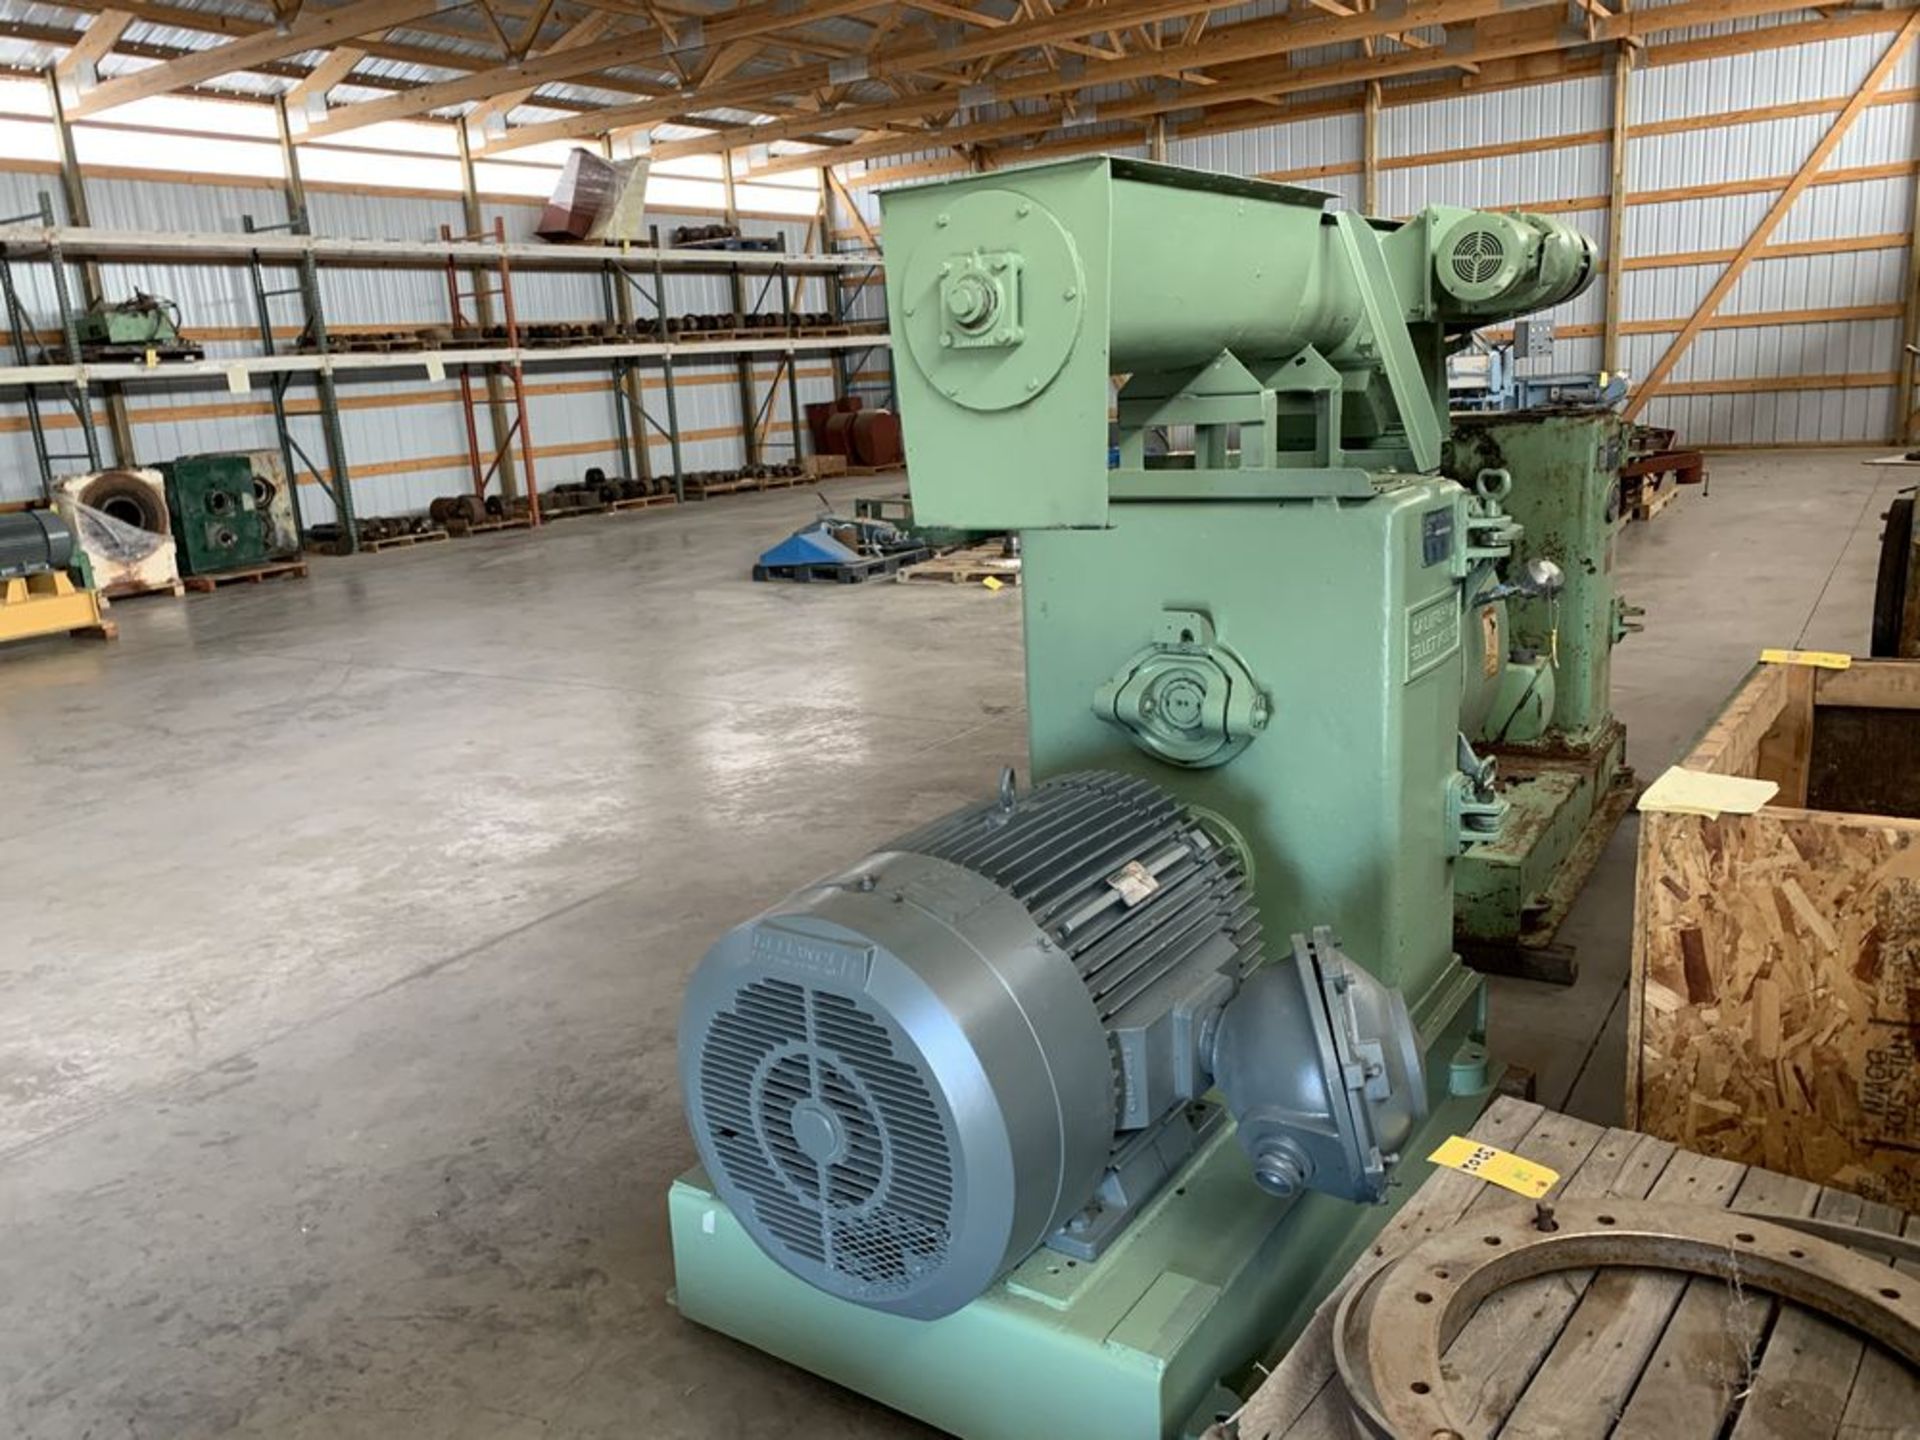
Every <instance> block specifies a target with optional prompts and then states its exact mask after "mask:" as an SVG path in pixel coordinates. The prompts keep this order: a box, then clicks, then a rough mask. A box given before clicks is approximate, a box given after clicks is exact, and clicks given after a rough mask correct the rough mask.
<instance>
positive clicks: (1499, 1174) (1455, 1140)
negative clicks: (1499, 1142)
mask: <svg viewBox="0 0 1920 1440" xmlns="http://www.w3.org/2000/svg"><path fill="white" fill-rule="evenodd" d="M1427 1159H1428V1160H1430V1161H1432V1162H1433V1163H1434V1164H1435V1165H1444V1166H1446V1167H1447V1169H1449V1170H1458V1171H1459V1172H1460V1173H1461V1174H1462V1175H1473V1176H1476V1177H1477V1178H1479V1179H1481V1180H1484V1181H1486V1182H1487V1183H1488V1184H1489V1185H1498V1186H1500V1188H1501V1189H1503V1190H1511V1191H1513V1193H1514V1194H1516V1195H1525V1196H1526V1197H1527V1198H1528V1199H1529V1200H1538V1199H1539V1198H1540V1197H1541V1196H1543V1195H1545V1194H1546V1193H1547V1192H1548V1191H1549V1190H1551V1189H1552V1188H1553V1186H1554V1182H1555V1181H1557V1180H1558V1179H1559V1178H1560V1172H1559V1171H1558V1170H1550V1169H1548V1168H1547V1167H1546V1166H1545V1165H1539V1164H1536V1163H1535V1162H1534V1161H1532V1160H1526V1159H1523V1158H1521V1157H1520V1156H1518V1155H1515V1154H1513V1153H1512V1152H1511V1151H1508V1150H1500V1149H1496V1148H1495V1147H1494V1146H1492V1145H1482V1144H1481V1143H1480V1142H1479V1141H1478V1140H1469V1139H1468V1138H1467V1137H1466V1136H1464V1135H1452V1136H1449V1137H1448V1138H1447V1140H1446V1141H1445V1142H1444V1143H1443V1144H1442V1145H1441V1146H1440V1148H1439V1149H1438V1150H1436V1151H1434V1152H1433V1153H1432V1154H1431V1155H1429V1156H1428V1157H1427Z"/></svg>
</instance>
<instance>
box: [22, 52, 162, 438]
mask: <svg viewBox="0 0 1920 1440" xmlns="http://www.w3.org/2000/svg"><path fill="white" fill-rule="evenodd" d="M47 106H48V111H49V113H50V114H51V115H52V117H53V132H54V137H55V140H56V142H57V144H58V145H59V147H60V192H61V195H62V196H63V197H64V198H65V200H66V202H67V223H68V224H69V225H91V224H92V223H93V217H92V215H91V214H90V213H89V212H88V208H87V182H86V178H85V177H84V176H83V175H82V174H81V173H80V157H79V155H78V154H77V153H76V152H75V150H74V148H73V127H72V126H71V125H69V124H68V123H67V110H66V105H65V103H64V102H63V101H62V99H61V96H60V79H59V76H58V75H56V74H55V72H54V71H52V70H49V71H47ZM80 296H81V302H82V303H83V304H84V305H85V306H86V308H87V309H89V310H92V309H95V308H97V307H98V306H100V305H101V304H103V303H104V302H105V300H106V293H105V291H104V290H102V288H101V283H100V262H99V261H97V260H83V261H82V262H81V263H80ZM14 323H15V324H18V323H19V321H18V319H17V318H16V319H15V322H14ZM101 399H103V400H104V401H105V402H106V406H107V431H108V433H109V434H111V435H112V436H113V454H114V463H115V464H116V465H121V466H133V465H138V464H139V463H140V461H139V458H138V455H137V453H136V452H135V450H134V448H133V424H132V422H131V421H130V420H129V419H128V416H127V397H126V395H125V394H124V393H123V392H122V390H121V389H120V387H119V386H118V385H103V386H102V387H101ZM80 403H81V404H82V405H91V404H92V403H93V400H92V397H91V396H90V395H89V393H88V392H87V390H86V388H85V387H82V388H81V390H80Z"/></svg>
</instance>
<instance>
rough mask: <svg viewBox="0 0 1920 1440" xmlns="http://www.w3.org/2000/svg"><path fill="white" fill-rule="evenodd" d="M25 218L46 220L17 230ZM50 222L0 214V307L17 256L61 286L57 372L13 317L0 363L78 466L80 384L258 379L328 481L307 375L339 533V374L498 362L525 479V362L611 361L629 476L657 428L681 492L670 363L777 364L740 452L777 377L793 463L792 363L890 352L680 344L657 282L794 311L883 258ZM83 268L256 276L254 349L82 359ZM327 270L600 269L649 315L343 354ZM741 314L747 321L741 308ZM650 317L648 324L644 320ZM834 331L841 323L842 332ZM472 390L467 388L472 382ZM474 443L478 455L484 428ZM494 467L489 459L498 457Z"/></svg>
mask: <svg viewBox="0 0 1920 1440" xmlns="http://www.w3.org/2000/svg"><path fill="white" fill-rule="evenodd" d="M30 221H37V222H39V223H26V222H30ZM50 222H51V207H50V206H48V207H47V208H44V209H43V210H42V211H41V212H40V213H39V214H38V215H29V216H24V217H15V218H14V219H13V220H7V221H0V299H4V300H5V301H6V302H7V306H8V311H9V316H10V317H13V316H17V315H18V313H19V311H18V305H17V292H15V290H14V287H13V277H12V266H13V265H14V264H16V263H19V262H22V261H35V262H41V263H48V264H51V265H52V267H53V270H54V273H55V276H56V280H55V285H54V292H55V296H56V299H57V301H58V303H59V305H60V308H61V311H62V316H61V321H62V331H63V333H65V334H66V335H67V337H68V343H67V345H66V347H65V356H66V359H65V363H49V362H47V361H45V360H44V359H42V360H40V361H38V362H36V361H35V360H34V358H33V357H32V355H31V353H30V352H29V351H27V350H25V349H24V348H23V345H24V335H25V332H26V331H27V330H28V328H29V327H28V326H26V325H23V324H22V323H19V322H18V321H17V320H16V321H15V322H14V323H13V329H14V333H15V344H14V359H15V360H16V361H17V362H18V363H16V364H14V365H11V366H5V365H0V389H9V388H19V389H22V390H24V391H25V392H26V394H27V395H28V396H29V397H30V400H29V405H30V412H31V411H35V410H37V407H38V403H39V402H38V397H39V395H40V394H41V393H43V392H44V391H46V390H49V389H57V390H60V391H61V392H63V393H64V394H66V395H67V396H68V397H69V398H70V399H73V400H76V401H77V402H79V408H80V410H81V411H82V412H83V413H82V415H81V423H82V433H83V434H84V435H86V436H87V437H88V452H87V458H88V460H89V463H90V464H91V465H93V466H95V467H97V465H98V463H99V462H98V456H99V444H98V439H97V436H95V435H94V433H93V427H92V423H91V419H90V417H89V416H88V415H86V414H85V413H84V410H85V406H84V399H85V395H86V392H87V390H88V387H90V386H94V385H106V384H112V383H140V384H165V383H168V382H170V381H179V380H192V379H218V380H223V381H225V382H226V383H228V384H229V385H232V386H235V387H244V385H247V384H250V383H251V382H252V380H253V379H254V378H255V377H264V378H266V379H267V381H268V390H269V397H270V399H271V400H272V403H273V406H274V416H275V422H276V426H277V427H278V428H279V430H280V433H281V435H282V436H283V437H284V440H285V445H284V447H283V452H282V454H283V460H285V461H286V463H287V464H288V469H289V474H290V475H292V474H296V473H297V472H296V471H295V470H294V467H293V464H292V462H293V460H294V459H295V458H296V457H297V458H299V459H300V460H302V461H303V462H305V464H306V468H307V469H308V471H310V472H311V473H312V474H313V476H314V477H315V479H316V480H322V477H323V476H324V474H326V473H327V472H324V471H322V469H321V467H319V466H317V465H315V464H313V462H312V461H311V459H310V458H309V457H308V455H307V452H306V451H305V450H304V449H303V448H302V447H300V445H299V443H298V440H297V437H295V436H293V435H292V434H291V432H290V431H289V430H288V429H287V426H286V418H287V409H286V401H285V397H286V392H287V390H288V388H289V387H290V386H291V385H292V384H293V383H295V382H296V381H297V380H298V379H299V377H301V376H309V377H311V378H312V379H313V380H314V382H315V384H316V386H317V388H318V390H319V396H320V405H319V410H320V416H321V422H322V431H323V437H324V439H325V441H326V447H327V450H328V452H329V453H328V461H329V465H328V471H330V473H331V474H332V475H333V477H334V481H335V483H334V485H333V486H332V487H329V488H328V494H329V496H330V497H331V498H333V499H334V501H335V504H336V507H337V508H338V510H339V512H340V515H341V517H342V519H343V521H345V522H347V523H346V524H345V525H344V529H343V534H344V535H346V536H348V537H351V535H352V533H353V530H352V525H351V515H352V497H351V481H350V478H349V472H348V468H347V455H346V450H345V443H344V438H343V436H342V435H341V433H340V424H339V407H338V399H337V395H336V393H335V381H336V378H337V377H339V376H343V375H354V374H374V373H380V372H391V371H395V370H419V369H421V368H423V367H424V368H425V369H426V370H427V371H428V373H430V374H435V373H441V372H443V371H445V370H454V371H457V372H459V373H461V374H462V375H463V376H464V375H467V374H469V373H470V372H479V373H485V370H486V367H489V366H498V367H502V368H503V369H505V370H506V371H507V373H509V374H512V375H514V376H515V377H516V380H517V383H516V386H515V390H516V396H517V403H518V404H519V405H520V406H521V407H522V410H521V415H520V419H519V422H518V424H517V425H516V426H514V427H513V430H512V436H511V437H510V438H517V439H518V440H519V442H520V452H521V455H522V457H523V463H525V464H526V465H527V469H528V472H529V475H531V470H532V466H531V461H532V456H533V449H532V445H531V443H530V438H529V436H528V434H527V427H526V424H525V414H524V383H519V377H523V375H524V367H525V366H526V365H530V364H539V365H549V364H551V365H606V366H608V367H609V368H610V369H611V371H612V374H613V377H614V380H615V383H616V385H617V386H623V387H624V388H625V390H626V398H627V403H626V404H625V405H624V406H621V407H619V408H620V409H621V410H623V411H624V414H625V419H624V421H623V422H622V440H621V443H622V446H623V448H624V449H625V450H626V451H627V453H628V454H629V455H630V456H633V457H634V465H633V468H634V471H635V473H645V471H644V469H643V466H644V465H645V461H644V459H642V458H639V457H640V456H643V455H644V451H645V448H646V441H647V438H648V437H647V434H646V431H647V429H648V428H651V429H652V430H654V431H657V432H659V433H660V434H662V435H663V436H664V438H665V439H666V440H667V442H668V444H669V445H670V447H671V449H672V453H673V466H674V478H675V493H676V494H680V493H681V475H682V473H683V465H682V457H681V443H682V438H681V434H680V426H679V415H678V406H677V403H676V400H675V395H674V388H675V387H674V380H675V372H676V366H677V365H678V364H685V363H688V362H712V363H720V362H725V361H728V360H735V361H744V362H746V363H748V364H750V363H751V362H752V359H753V358H754V357H756V356H759V355H773V356H775V357H777V358H778V359H779V360H781V362H782V364H783V371H782V372H778V373H776V378H775V382H774V385H773V386H772V387H770V389H769V391H768V394H767V397H766V399H765V401H764V402H762V403H760V404H758V405H755V406H753V407H752V408H751V411H750V413H749V414H747V415H745V416H743V421H744V424H745V427H746V430H747V433H748V439H747V443H748V445H749V446H750V447H751V446H753V445H754V444H756V443H757V437H756V436H755V435H754V433H753V432H754V429H755V427H756V426H759V425H764V424H765V423H767V422H768V421H770V419H771V415H770V413H769V412H770V411H771V409H772V406H773V405H774V403H775V398H776V396H777V394H778V392H779V390H780V389H781V388H782V387H781V384H780V380H781V375H782V374H784V378H785V381H786V383H785V386H784V388H785V391H786V395H787V404H788V407H789V409H790V411H791V412H792V420H793V425H794V435H795V438H794V442H793V443H794V447H795V453H796V455H797V454H798V451H799V444H800V442H799V431H800V428H801V427H802V426H803V424H804V420H803V417H802V416H801V414H800V412H799V405H798V400H799V389H798V383H797V376H796V374H795V368H796V367H795V363H794V362H795V357H797V356H798V355H799V354H802V353H813V354H821V353H824V354H828V355H838V354H840V353H842V352H859V353H866V352H870V351H872V350H874V349H876V348H881V347H885V346H886V345H887V344H888V340H887V337H886V335H885V334H884V333H883V332H878V333H872V334H859V333H846V334H837V333H836V334H826V335H807V334H800V333H794V332H793V331H791V330H790V329H786V328H784V327H783V329H782V330H781V331H780V332H774V331H772V330H771V329H770V330H769V331H768V333H766V334H765V335H760V334H755V333H752V332H748V331H745V330H743V329H739V328H736V331H735V333H734V334H733V335H732V336H729V337H727V338H724V339H718V338H717V339H715V340H711V341H708V340H687V339H682V338H679V337H676V336H673V335H672V334H671V333H670V331H669V329H668V325H667V318H668V317H667V307H666V303H665V302H666V294H667V289H666V283H667V278H668V277H669V276H671V275H674V274H690V273H705V274H722V275H729V276H736V277H740V278H742V279H745V278H747V277H753V278H759V279H761V281H762V283H761V288H760V292H759V296H758V297H757V298H756V300H755V302H754V303H755V306H756V307H757V305H758V304H759V303H761V302H762V301H763V300H764V298H765V297H766V296H767V295H769V294H770V293H772V290H773V288H774V287H775V286H778V287H779V290H780V294H781V297H782V304H783V309H784V310H786V311H787V312H788V313H790V309H791V300H792V293H793V292H792V288H791V286H792V283H793V277H796V276H808V275H819V276H822V277H824V278H826V279H827V280H828V281H829V284H828V287H827V288H828V290H829V292H835V291H837V290H838V289H839V286H838V285H837V284H834V283H831V282H832V281H833V280H834V279H835V278H837V277H838V276H840V275H842V274H845V273H848V272H858V273H863V274H871V273H873V272H874V271H875V270H877V269H878V267H879V264H880V262H879V261H878V260H877V259H876V258H874V257H871V256H864V255H846V254H825V255H794V254H787V253H784V252H770V251H726V252H719V253H716V252H712V251H702V250H697V249H688V248H657V249H656V248H647V247H629V246H618V247H615V246H604V247H590V246H573V247H560V246H552V245H546V244H542V243H538V242H527V241H511V240H508V239H506V238H505V234H504V227H503V226H501V225H499V224H496V227H495V229H494V232H493V234H492V235H491V236H487V237H481V238H474V237H466V238H452V237H449V238H443V239H441V240H438V241H432V240H428V241H409V240H349V239H336V238H331V237H323V236H315V235H312V234H309V233H307V231H306V227H305V224H304V221H303V220H301V219H300V218H299V217H297V216H296V217H295V220H293V221H290V222H288V223H287V224H284V225H278V226H265V225H255V224H253V223H252V222H251V221H248V222H247V228H245V229H243V230H242V232H241V233H238V234H229V233H224V232H208V233H192V232H156V231H131V230H106V229H99V228H95V227H91V226H61V225H56V224H53V223H50ZM80 259H88V260H105V261H145V262H150V263H158V264H181V265H188V264H205V265H245V266H248V267H250V268H251V270H252V272H253V275H254V279H255V301H256V310H257V311H258V314H257V319H258V322H259V326H258V328H259V331H260V341H261V352H262V353H260V354H258V355H244V356H238V357H227V358H221V359H203V360H179V361H167V362H164V363H161V364H157V365H143V364H138V363H130V362H125V361H104V362H90V361H88V360H86V359H85V357H84V355H83V354H82V352H81V349H80V346H79V339H78V331H77V329H76V328H75V315H74V312H73V307H72V300H71V296H70V294H69V293H68V291H67V287H66V285H65V278H64V277H65V271H64V268H63V266H64V264H65V263H66V262H67V261H68V260H80ZM326 266H343V267H357V268H384V267H395V268H421V267H426V268H433V269H445V268H447V267H449V266H452V267H466V268H470V269H488V270H492V271H494V272H496V273H500V274H502V275H503V276H505V277H506V279H507V285H508V287H509V288H510V285H511V274H512V271H513V270H514V269H551V270H573V271H587V272H594V271H597V272H599V273H600V274H601V275H602V276H603V277H604V278H603V281H602V286H603V292H609V293H607V297H606V298H607V300H608V304H609V306H610V317H609V318H610V319H614V320H615V321H616V322H617V323H619V322H620V316H621V314H622V311H623V309H624V310H626V311H628V312H630V311H631V309H632V293H638V294H639V295H641V296H642V297H643V300H644V302H645V303H646V305H647V306H648V307H649V308H650V310H651V314H650V315H648V316H643V317H635V316H631V315H629V317H628V318H627V319H626V320H625V321H624V323H620V328H619V330H618V331H617V332H616V334H617V338H614V339H611V340H608V341H605V342H595V343H584V344H578V345H569V344H562V345H555V346H551V347H529V346H528V345H527V344H526V343H525V337H524V336H523V335H522V334H521V333H520V331H521V329H522V328H523V327H522V326H521V325H520V324H519V323H518V322H517V318H516V323H515V324H514V326H513V330H512V333H510V334H509V335H507V336H506V337H504V338H505V340H506V342H507V343H505V344H499V345H490V344H486V343H482V344H480V345H478V346H474V347H461V348H422V349H419V350H395V351H376V352H361V351H339V350H335V349H333V348H332V347H331V345H330V343H329V340H328V338H327V329H326V319H325V315H324V313H323V310H322V306H321V302H320V287H319V272H320V270H321V269H322V268H323V267H326ZM289 267H291V268H293V269H294V270H295V271H296V272H297V273H298V274H299V276H300V282H299V284H298V286H296V287H294V290H295V291H297V293H298V294H299V296H300V299H301V303H302V309H303V312H304V313H303V316H302V326H301V334H302V337H303V339H304V340H305V342H306V343H305V344H304V345H303V346H296V347H295V348H294V349H291V350H288V349H281V348H279V347H278V346H277V345H276V344H275V337H274V327H273V323H272V313H271V309H270V304H271V302H272V301H273V300H274V299H275V298H277V297H278V295H279V293H280V292H276V291H272V290H270V289H269V287H268V286H267V284H266V280H265V271H266V270H267V269H268V268H289ZM643 280H646V281H650V282H651V286H650V287H649V285H647V284H643V283H642V281H643ZM629 292H631V293H629ZM504 298H505V297H503V299H504ZM832 310H833V313H834V314H835V315H836V316H838V315H842V314H844V307H843V306H842V305H841V303H840V300H839V297H838V296H837V295H835V296H834V300H833V306H832ZM738 318H740V319H744V318H745V317H744V315H742V316H739V317H738ZM649 320H650V321H651V325H650V326H649V325H648V323H647V322H648V321H649ZM834 328H835V329H836V330H838V329H843V328H845V327H844V326H836V327H834ZM648 329H651V332H652V334H651V337H650V338H647V339H641V338H640V336H641V334H642V333H643V331H645V330H648ZM651 363H657V364H658V365H659V367H660V370H661V373H662V376H663V378H664V381H665V384H664V387H663V392H664V398H665V410H666V417H665V420H666V423H665V424H664V425H662V424H661V423H660V421H659V420H657V419H656V418H655V417H654V416H653V415H651V414H649V413H648V411H647V407H646V405H645V404H644V403H643V399H644V397H643V394H642V386H641V384H640V372H641V369H642V367H643V366H645V365H648V364H651ZM466 394H468V395H470V394H471V387H470V386H469V388H468V390H467V392H466ZM463 398H464V397H463ZM467 413H468V414H469V415H470V416H471V414H472V413H473V412H472V408H471V406H469V409H468V412H467ZM31 421H32V415H31V413H30V423H31ZM473 439H474V446H475V448H476V452H477V447H478V443H479V442H478V434H477V431H476V433H475V435H474V437H473ZM503 443H504V440H503ZM36 446H37V447H40V451H41V453H42V454H43V456H44V458H43V470H44V471H45V473H46V474H48V475H50V474H51V462H52V460H53V459H56V458H69V457H56V456H51V455H46V454H45V451H44V433H37V434H36ZM751 453H752V451H751V449H750V450H749V454H750V455H751ZM70 458H78V457H77V456H76V457H70ZM497 459H498V457H497V456H496V464H497ZM480 473H481V474H482V475H485V474H487V473H488V472H487V470H486V469H485V468H484V467H482V468H481V472H480ZM343 502H344V503H343Z"/></svg>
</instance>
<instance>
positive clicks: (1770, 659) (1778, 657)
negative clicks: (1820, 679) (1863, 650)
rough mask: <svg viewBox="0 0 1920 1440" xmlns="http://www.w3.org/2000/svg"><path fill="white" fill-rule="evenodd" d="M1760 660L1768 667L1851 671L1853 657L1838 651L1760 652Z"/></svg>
mask: <svg viewBox="0 0 1920 1440" xmlns="http://www.w3.org/2000/svg"><path fill="white" fill-rule="evenodd" d="M1760 658H1761V660H1762V661H1764V662H1765V663H1766V664H1768V665H1812V666H1814V667H1815V668H1816V669H1820V670H1851V669H1852V668H1853V657H1852V656H1851V655H1842V654H1841V653H1840V652H1839V651H1838V650H1762V651H1761V652H1760Z"/></svg>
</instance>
